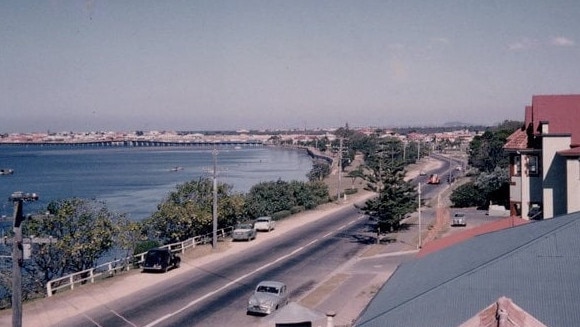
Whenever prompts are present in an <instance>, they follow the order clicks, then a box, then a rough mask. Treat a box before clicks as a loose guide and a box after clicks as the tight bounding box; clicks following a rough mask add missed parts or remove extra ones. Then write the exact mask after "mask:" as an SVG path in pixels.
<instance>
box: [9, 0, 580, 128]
mask: <svg viewBox="0 0 580 327" xmlns="http://www.w3.org/2000/svg"><path fill="white" fill-rule="evenodd" d="M578 17H580V1H578V0H552V1H549V0H545V1H539V0H509V1H506V0H486V1H476V0H461V1H460V0H438V1H430V0H424V1H419V0H407V1H405V0H400V1H390V0H381V1H371V0H352V1H344V0H332V1H323V0H291V1H290V0H286V1H283V0H263V1H256V0H231V1H223V0H203V1H202V0H186V1H178V0H172V1H145V0H144V1H137V0H135V1H130V0H125V1H64V0H46V1H20V0H3V1H0V115H1V116H0V117H1V118H0V133H16V132H46V131H51V132H60V131H136V130H146V131H150V130H167V131H200V130H238V129H296V128H298V129H315V128H332V127H340V126H345V124H348V125H349V126H351V127H367V126H368V127H407V126H437V125H442V124H444V123H446V122H463V123H467V124H483V125H495V124H497V123H500V122H502V121H504V120H506V119H507V120H522V121H523V118H524V108H525V106H526V105H529V104H530V103H531V99H532V96H533V95H539V94H578V93H580V19H579V18H578Z"/></svg>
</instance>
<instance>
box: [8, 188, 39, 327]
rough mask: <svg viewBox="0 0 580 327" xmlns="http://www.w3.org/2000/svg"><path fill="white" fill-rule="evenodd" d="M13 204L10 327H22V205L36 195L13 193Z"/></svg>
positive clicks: (11, 197)
mask: <svg viewBox="0 0 580 327" xmlns="http://www.w3.org/2000/svg"><path fill="white" fill-rule="evenodd" d="M9 200H10V201H12V202H13V203H14V225H13V228H14V229H13V230H14V241H13V243H12V327H22V264H23V261H24V256H23V244H22V228H21V225H22V221H23V220H24V215H23V214H22V203H23V202H24V201H36V200H38V195H37V194H36V193H22V192H14V193H12V195H11V196H10V197H9Z"/></svg>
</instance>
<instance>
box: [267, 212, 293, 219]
mask: <svg viewBox="0 0 580 327" xmlns="http://www.w3.org/2000/svg"><path fill="white" fill-rule="evenodd" d="M290 215H292V212H291V211H290V210H282V211H278V212H275V213H274V214H272V219H274V220H281V219H283V218H286V217H288V216H290Z"/></svg>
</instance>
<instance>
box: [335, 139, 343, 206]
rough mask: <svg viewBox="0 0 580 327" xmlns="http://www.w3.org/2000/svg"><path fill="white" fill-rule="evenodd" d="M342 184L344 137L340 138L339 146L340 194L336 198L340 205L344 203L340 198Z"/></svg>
mask: <svg viewBox="0 0 580 327" xmlns="http://www.w3.org/2000/svg"><path fill="white" fill-rule="evenodd" d="M341 183H342V137H341V138H340V143H339V146H338V194H337V196H336V199H337V200H338V202H339V203H340V202H342V199H341V197H340V193H341V192H340V189H341Z"/></svg>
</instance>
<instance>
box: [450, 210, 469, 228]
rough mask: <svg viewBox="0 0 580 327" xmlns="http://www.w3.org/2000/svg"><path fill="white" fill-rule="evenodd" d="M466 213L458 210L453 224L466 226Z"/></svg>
mask: <svg viewBox="0 0 580 327" xmlns="http://www.w3.org/2000/svg"><path fill="white" fill-rule="evenodd" d="M466 225H467V222H466V221H465V214H464V213H463V212H457V213H456V214H455V215H453V220H452V221H451V226H462V227H463V226H466Z"/></svg>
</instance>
